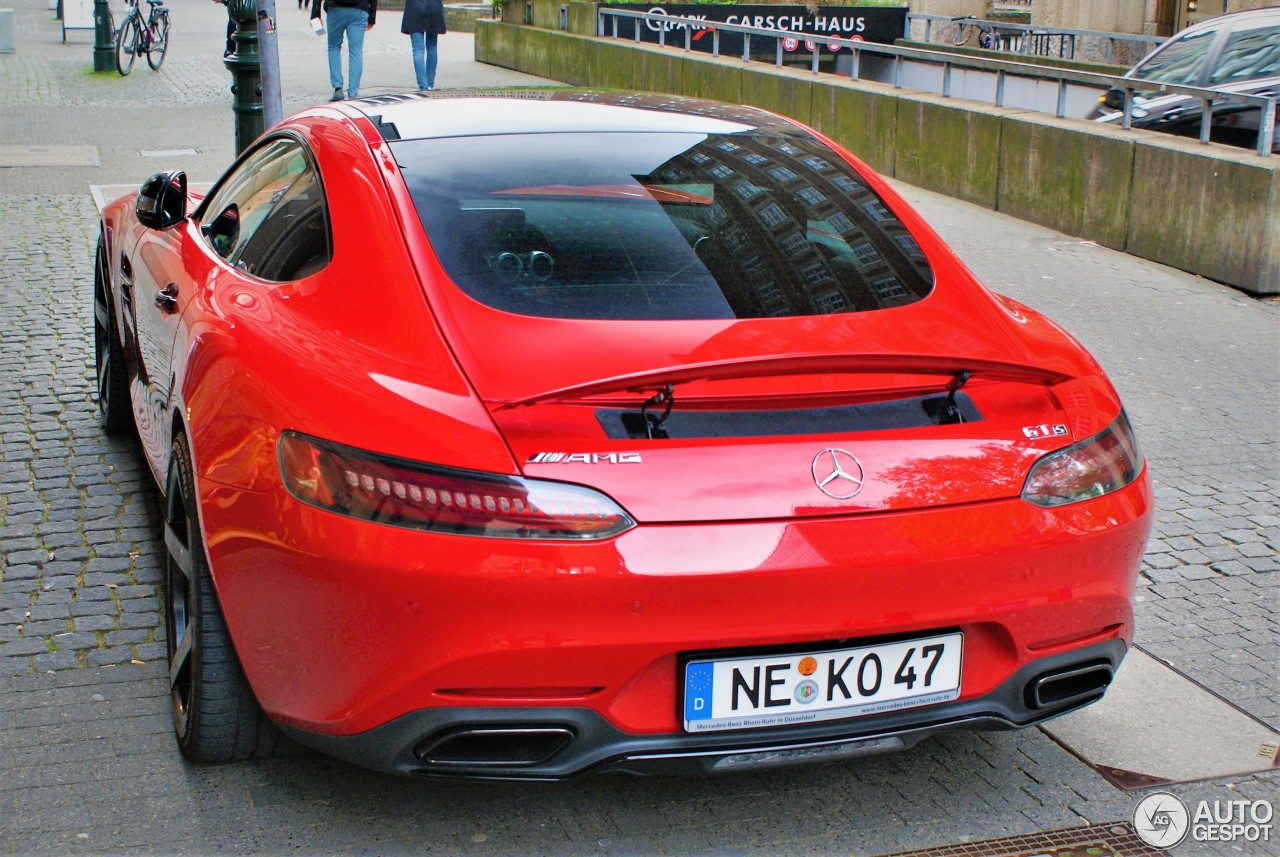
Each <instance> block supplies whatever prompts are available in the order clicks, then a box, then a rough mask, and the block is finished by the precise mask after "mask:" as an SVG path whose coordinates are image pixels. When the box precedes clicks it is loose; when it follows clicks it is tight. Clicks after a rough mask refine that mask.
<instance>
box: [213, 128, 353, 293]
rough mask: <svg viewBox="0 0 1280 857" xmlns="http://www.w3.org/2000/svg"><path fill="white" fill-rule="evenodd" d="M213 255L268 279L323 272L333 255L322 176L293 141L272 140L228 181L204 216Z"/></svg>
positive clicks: (275, 279) (221, 187) (296, 277)
mask: <svg viewBox="0 0 1280 857" xmlns="http://www.w3.org/2000/svg"><path fill="white" fill-rule="evenodd" d="M203 216H204V234H205V237H206V239H207V240H208V241H209V245H210V246H211V247H212V248H213V250H214V252H215V253H217V254H218V255H219V256H221V257H223V258H224V259H226V260H227V262H229V263H230V264H231V265H233V266H235V267H237V268H239V269H240V270H242V271H245V272H246V273H249V274H252V275H253V276H255V277H258V278H260V279H264V280H273V281H276V282H285V281H288V280H297V279H301V278H302V277H306V276H309V275H311V274H314V273H315V272H317V271H319V270H320V269H321V268H323V267H324V266H325V265H327V264H328V262H329V259H330V257H331V256H332V252H331V248H330V242H329V217H328V209H327V207H326V205H325V199H324V193H323V191H322V188H321V185H320V176H319V174H318V173H317V172H316V169H315V167H314V166H313V165H312V164H311V161H310V160H309V159H308V158H307V156H306V153H305V152H304V151H303V148H302V146H301V145H300V144H298V143H297V142H296V141H294V140H287V139H282V140H274V141H272V142H270V143H268V144H267V145H265V146H264V147H263V148H261V149H260V150H258V151H257V152H256V153H254V155H253V156H251V157H250V158H249V159H248V160H246V161H245V162H244V163H243V164H241V165H240V166H239V167H238V168H237V169H236V171H235V172H234V173H232V174H231V175H230V176H228V177H227V179H226V180H225V181H224V182H223V183H222V185H221V186H220V187H219V188H218V190H217V191H216V192H215V194H214V195H213V197H211V198H210V200H209V204H208V205H207V206H206V207H205V212H204V215H203Z"/></svg>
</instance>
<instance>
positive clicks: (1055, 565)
mask: <svg viewBox="0 0 1280 857" xmlns="http://www.w3.org/2000/svg"><path fill="white" fill-rule="evenodd" d="M95 273H96V276H95V292H94V294H95V306H94V309H95V339H96V353H97V366H98V384H99V394H100V408H101V417H102V420H103V423H104V425H105V426H106V428H107V429H108V430H115V431H125V432H132V431H135V430H136V432H137V434H138V435H139V437H140V438H141V442H142V448H143V450H144V454H145V456H146V460H147V462H148V464H149V465H150V467H151V470H152V472H153V474H154V476H155V478H156V481H157V482H158V483H159V485H160V487H161V491H162V493H163V495H164V501H163V509H164V522H163V523H164V544H165V551H166V572H165V586H164V603H165V612H166V617H167V625H166V632H167V639H168V648H169V661H170V671H169V677H170V684H171V686H172V696H173V722H174V726H175V728H176V731H177V737H178V744H179V746H180V748H181V750H182V752H183V753H184V754H186V755H187V756H188V757H190V758H192V759H197V760H231V759H243V758H248V757H250V756H254V755H257V754H261V753H264V752H267V751H269V749H270V748H271V746H272V744H273V742H274V740H275V737H276V735H277V734H279V731H283V732H284V733H286V734H288V735H290V736H292V737H293V738H295V739H297V740H298V741H301V742H302V743H304V744H308V745H310V746H313V747H316V748H319V749H321V750H323V751H325V752H328V753H331V754H334V755H336V756H340V757H343V758H346V759H349V760H352V761H355V762H358V763H360V764H364V765H369V766H372V767H376V768H380V769H384V770H388V771H397V772H402V773H411V774H420V775H436V776H480V777H499V778H561V777H567V776H570V775H573V774H577V773H581V772H585V771H595V770H605V769H612V770H624V771H631V772H677V771H724V770H735V769H747V768H752V767H755V766H762V765H772V764H787V763H797V762H807V761H823V760H832V759H839V758H845V757H851V756H857V755H862V754H866V753H873V752H883V751H887V750H893V749H898V748H903V747H907V746H910V745H912V744H914V743H915V742H917V741H919V740H920V739H921V738H923V737H925V736H927V735H929V734H931V733H934V732H937V731H939V730H949V729H1005V728H1013V727H1022V726H1027V725H1029V724H1033V723H1037V722H1040V721H1042V720H1044V719H1046V718H1049V717H1053V716H1056V715H1059V714H1062V713H1064V712H1066V711H1069V710H1072V709H1074V708H1077V707H1079V706H1081V705H1084V704H1086V703H1088V702H1091V701H1094V700H1096V699H1098V698H1099V697H1100V696H1101V695H1102V693H1103V692H1104V690H1105V688H1106V687H1107V685H1108V683H1109V682H1110V680H1111V678H1112V676H1113V675H1114V673H1115V670H1116V668H1117V666H1118V665H1119V663H1120V660H1121V658H1122V657H1123V656H1124V653H1125V650H1126V648H1127V646H1128V645H1129V644H1130V642H1131V636H1132V631H1133V613H1132V606H1131V597H1132V593H1133V586H1134V579H1135V576H1136V574H1137V572H1138V568H1139V564H1140V560H1141V557H1142V553H1143V547H1144V544H1145V542H1146V538H1147V532H1148V529H1149V525H1150V521H1151V512H1152V500H1151V491H1150V485H1149V481H1148V478H1147V474H1146V468H1145V464H1144V461H1143V458H1142V456H1141V454H1140V453H1139V451H1138V447H1137V444H1136V443H1135V441H1134V437H1133V433H1132V430H1131V429H1130V426H1129V422H1128V420H1127V419H1126V418H1125V414H1124V410H1123V408H1122V407H1121V403H1120V400H1119V398H1118V397H1117V395H1116V392H1115V390H1114V389H1113V388H1112V385H1111V384H1110V383H1109V382H1108V380H1107V378H1106V376H1105V375H1104V374H1103V371H1102V369H1101V368H1100V367H1099V366H1098V364H1097V362H1095V361H1094V360H1093V358H1091V357H1090V356H1089V354H1087V353H1086V352H1085V350H1084V349H1083V348H1082V347H1081V346H1080V345H1079V343H1077V342H1076V341H1075V340H1074V339H1072V338H1071V337H1070V336H1069V335H1068V334H1066V333H1064V332H1063V331H1062V330H1061V329H1060V328H1059V327H1057V326H1056V325H1054V324H1053V323H1052V322H1051V321H1049V320H1047V319H1045V318H1044V317H1043V316H1041V315H1040V314H1038V313H1036V312H1034V311H1032V310H1030V309H1028V308H1027V307H1025V306H1022V305H1020V304H1018V303H1016V302H1014V301H1012V300H1009V299H1007V298H1003V297H1000V296H997V295H993V294H991V293H990V292H988V291H986V289H984V288H983V287H982V286H981V285H980V284H979V283H978V282H977V281H976V280H975V279H974V277H973V276H972V274H970V273H969V271H968V270H966V269H965V267H964V266H963V265H962V264H961V263H960V262H959V261H958V260H957V259H956V257H955V255H954V254H953V253H952V252H951V251H950V250H948V249H947V247H946V246H944V245H943V243H942V242H941V241H940V240H939V238H938V237H937V235H935V234H934V233H933V232H932V231H931V230H930V229H929V227H928V226H926V225H925V224H924V223H923V222H922V221H921V219H920V218H919V216H918V215H916V214H915V213H914V212H913V211H912V210H911V209H910V208H909V207H908V206H907V205H906V204H904V203H903V201H902V200H901V199H900V198H899V197H898V195H897V194H896V193H894V191H893V190H892V189H890V188H889V187H888V186H887V185H886V183H885V182H884V181H883V180H881V179H880V178H879V177H877V176H876V175H875V174H874V173H873V172H872V171H871V170H870V169H868V168H867V167H866V166H865V165H864V164H862V163H861V162H859V161H858V160H857V159H856V158H855V157H853V156H852V155H850V154H849V153H848V152H846V151H845V150H844V149H842V148H841V147H840V146H838V145H837V144H835V143H833V142H832V141H830V140H827V139H825V138H824V137H822V135H820V134H817V133H815V132H814V131H812V130H809V129H807V128H805V127H803V126H801V125H797V124H796V123H794V122H791V121H788V120H786V119H783V118H780V117H778V116H775V115H772V114H770V113H766V112H764V111H761V110H757V109H754V108H750V107H740V106H727V105H722V104H715V103H711V102H705V101H696V100H687V99H678V98H671V97H665V96H653V95H619V94H602V93H590V92H579V91H554V92H537V93H497V94H494V93H490V94H487V95H486V94H451V93H431V94H429V95H406V96H394V97H377V98H367V99H363V100H356V101H347V102H342V103H338V104H332V105H325V106H322V107H317V108H314V109H310V110H307V111H304V112H302V113H300V114H298V115H297V116H294V117H293V118H291V119H289V120H287V121H286V122H284V123H282V124H281V125H279V126H278V127H276V128H274V129H272V130H271V131H270V132H268V133H267V134H265V135H264V136H263V137H262V138H261V139H260V140H258V141H257V142H256V143H255V144H254V145H253V146H252V147H251V148H250V149H249V150H248V151H246V152H245V153H244V154H243V155H242V156H241V157H240V158H239V159H238V160H237V161H236V162H235V163H234V164H233V165H232V166H231V168H230V169H229V170H228V171H227V172H226V173H225V174H224V175H223V176H222V177H221V178H220V179H219V180H218V181H217V182H216V183H215V184H214V185H213V186H212V189H211V190H210V191H209V192H208V193H207V194H206V195H204V196H203V197H198V196H197V195H196V194H194V193H192V192H190V191H189V190H188V188H187V181H186V177H185V176H184V175H183V174H182V173H180V172H175V173H168V174H163V175H159V176H156V177H154V178H152V179H150V180H148V181H147V182H146V183H144V184H143V186H142V188H141V190H140V192H139V193H138V194H137V196H136V199H135V198H128V199H122V200H119V201H117V202H115V203H113V204H111V205H109V206H108V207H107V208H106V209H105V211H104V213H103V219H102V236H101V240H100V242H99V245H98V251H97V262H96V272H95Z"/></svg>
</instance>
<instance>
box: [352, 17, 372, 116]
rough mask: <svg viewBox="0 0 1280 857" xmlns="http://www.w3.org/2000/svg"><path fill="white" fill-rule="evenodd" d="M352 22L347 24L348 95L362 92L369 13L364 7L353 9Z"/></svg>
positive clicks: (353, 96)
mask: <svg viewBox="0 0 1280 857" xmlns="http://www.w3.org/2000/svg"><path fill="white" fill-rule="evenodd" d="M350 11H351V12H354V13H355V14H354V15H352V20H351V23H349V24H348V25H347V95H348V96H350V97H351V98H355V97H357V96H358V95H359V94H360V75H361V73H362V72H363V71H364V31H365V29H366V28H367V27H368V26H369V13H368V12H366V11H364V10H363V9H354V8H353V9H351V10H350Z"/></svg>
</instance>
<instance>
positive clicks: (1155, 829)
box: [1133, 792, 1191, 849]
mask: <svg viewBox="0 0 1280 857" xmlns="http://www.w3.org/2000/svg"><path fill="white" fill-rule="evenodd" d="M1133 829H1134V830H1135V831H1136V832H1137V834H1138V838H1139V839H1141V840H1142V841H1143V842H1145V843H1147V844H1148V845H1150V846H1151V847H1152V848H1166V849H1167V848H1173V847H1174V846H1176V845H1179V844H1180V843H1181V842H1182V840H1184V839H1186V838H1187V831H1189V830H1190V829H1191V814H1190V813H1189V812H1187V805H1186V804H1185V803H1183V802H1182V801H1181V800H1180V799H1179V798H1177V797H1174V796H1173V795H1171V794H1167V793H1164V792H1159V793H1156V794H1153V795H1147V796H1146V797H1144V798H1143V799H1142V800H1140V801H1138V806H1137V808H1135V809H1134V811H1133Z"/></svg>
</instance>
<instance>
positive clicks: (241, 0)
mask: <svg viewBox="0 0 1280 857" xmlns="http://www.w3.org/2000/svg"><path fill="white" fill-rule="evenodd" d="M227 14H228V15H230V16H231V19H232V20H233V21H235V22H236V31H235V34H234V35H233V36H232V39H233V40H234V41H235V44H236V50H235V53H233V54H232V55H231V56H229V57H227V58H226V59H224V60H223V61H222V64H223V65H225V66H226V67H227V68H228V69H230V71H231V94H232V95H233V99H232V103H231V109H232V110H233V111H234V112H235V114H236V154H237V155H238V154H240V153H241V152H243V151H244V150H245V149H247V148H248V147H249V144H250V143H252V142H253V141H254V140H256V139H258V137H259V136H260V135H261V134H262V131H263V117H262V61H261V57H260V56H259V55H258V3H257V0H229V2H228V3H227Z"/></svg>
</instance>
